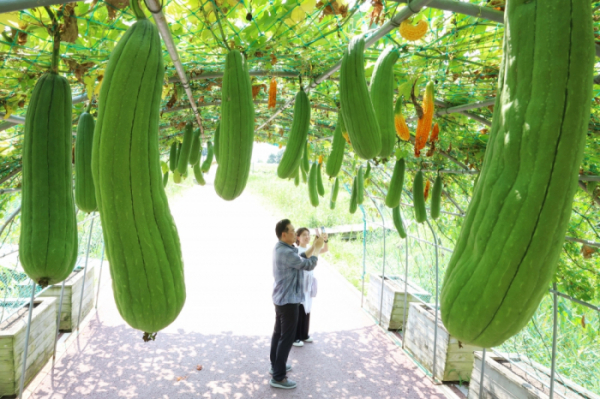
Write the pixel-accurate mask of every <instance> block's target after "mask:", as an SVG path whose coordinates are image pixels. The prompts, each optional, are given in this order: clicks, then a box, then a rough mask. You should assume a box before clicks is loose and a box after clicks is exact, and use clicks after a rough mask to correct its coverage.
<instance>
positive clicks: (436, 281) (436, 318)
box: [427, 220, 440, 382]
mask: <svg viewBox="0 0 600 399" xmlns="http://www.w3.org/2000/svg"><path fill="white" fill-rule="evenodd" d="M427 225H428V226H429V229H430V230H431V234H433V242H434V243H435V245H434V247H435V308H434V312H435V325H434V330H433V370H432V373H431V376H432V377H433V381H434V382H435V372H436V366H437V364H436V357H437V356H436V352H437V336H438V333H437V332H438V317H439V310H438V307H439V305H438V300H439V299H438V298H439V291H440V290H439V278H438V274H439V259H438V257H439V255H438V240H437V236H436V235H435V230H433V226H432V225H431V223H429V220H427Z"/></svg>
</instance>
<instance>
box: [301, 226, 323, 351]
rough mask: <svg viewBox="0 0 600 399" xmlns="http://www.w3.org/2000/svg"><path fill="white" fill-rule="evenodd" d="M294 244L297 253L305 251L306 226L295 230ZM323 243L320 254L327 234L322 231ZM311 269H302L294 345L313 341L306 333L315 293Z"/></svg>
mask: <svg viewBox="0 0 600 399" xmlns="http://www.w3.org/2000/svg"><path fill="white" fill-rule="evenodd" d="M296 237H297V240H296V246H297V247H298V255H300V254H302V253H304V252H306V250H307V249H308V246H309V243H310V231H309V230H308V229H307V228H306V227H300V228H299V229H298V230H296ZM323 239H324V240H325V245H324V246H323V249H321V254H323V253H325V252H327V234H326V233H323ZM313 273H314V272H313V271H312V270H310V271H307V270H304V271H303V274H304V279H303V286H302V289H303V291H304V300H303V301H302V302H301V303H300V308H299V310H298V327H297V328H296V341H295V342H294V344H293V345H294V346H304V343H305V342H313V340H312V338H311V337H310V336H309V335H308V329H309V325H310V310H311V308H312V299H313V297H315V296H316V295H317V279H316V278H315V276H314V275H313Z"/></svg>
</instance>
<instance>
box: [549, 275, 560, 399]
mask: <svg viewBox="0 0 600 399" xmlns="http://www.w3.org/2000/svg"><path fill="white" fill-rule="evenodd" d="M552 290H553V292H552V299H553V301H554V306H553V307H552V317H553V320H552V368H551V371H550V399H553V398H554V376H555V374H556V340H557V335H558V331H557V330H558V295H557V293H556V283H552Z"/></svg>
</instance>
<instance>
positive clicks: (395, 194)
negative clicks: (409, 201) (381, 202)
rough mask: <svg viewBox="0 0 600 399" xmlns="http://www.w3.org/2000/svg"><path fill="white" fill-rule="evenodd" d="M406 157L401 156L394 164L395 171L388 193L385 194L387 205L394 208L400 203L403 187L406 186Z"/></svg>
mask: <svg viewBox="0 0 600 399" xmlns="http://www.w3.org/2000/svg"><path fill="white" fill-rule="evenodd" d="M404 169H405V164H404V158H400V159H399V160H397V161H396V164H395V165H394V172H392V179H391V180H390V186H389V187H388V192H387V195H386V196H385V205H386V206H387V207H388V208H392V209H394V208H395V207H397V206H398V205H399V204H400V197H402V188H403V187H404Z"/></svg>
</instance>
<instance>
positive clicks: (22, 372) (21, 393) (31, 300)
mask: <svg viewBox="0 0 600 399" xmlns="http://www.w3.org/2000/svg"><path fill="white" fill-rule="evenodd" d="M34 297H35V281H33V280H32V281H31V299H30V300H29V316H28V318H27V330H26V331H25V349H24V350H23V367H22V368H21V382H20V383H19V399H21V398H22V397H23V387H24V385H25V372H26V371H27V352H28V348H29V333H30V331H31V315H32V314H33V298H34Z"/></svg>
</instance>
